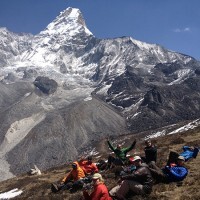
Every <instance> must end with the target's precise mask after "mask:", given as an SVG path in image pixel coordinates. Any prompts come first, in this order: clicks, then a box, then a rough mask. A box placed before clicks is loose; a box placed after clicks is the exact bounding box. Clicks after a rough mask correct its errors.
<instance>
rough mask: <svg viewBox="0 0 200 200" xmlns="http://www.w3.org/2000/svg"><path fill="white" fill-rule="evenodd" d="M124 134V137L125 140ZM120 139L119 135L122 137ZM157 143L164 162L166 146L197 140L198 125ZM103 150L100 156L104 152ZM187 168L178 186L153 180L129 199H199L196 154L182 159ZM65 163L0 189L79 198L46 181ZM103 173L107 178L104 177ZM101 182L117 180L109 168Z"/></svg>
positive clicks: (172, 147) (26, 195)
mask: <svg viewBox="0 0 200 200" xmlns="http://www.w3.org/2000/svg"><path fill="white" fill-rule="evenodd" d="M138 137H139V136H138V135H132V136H129V141H130V142H131V141H132V140H133V139H134V138H138ZM125 138H126V137H125V136H124V140H125ZM122 140H123V138H122ZM153 142H154V143H155V144H156V145H157V146H158V163H159V165H160V166H163V165H164V164H165V163H166V159H167V156H168V154H169V151H170V150H174V151H177V152H181V151H182V146H183V145H194V144H198V145H199V144H200V129H196V130H192V131H188V132H186V133H181V134H174V135H170V136H164V137H159V138H156V139H154V140H153ZM105 145H106V144H105V141H102V144H100V145H99V150H101V149H104V150H105ZM142 148H143V143H142V142H140V141H138V143H137V145H136V148H135V149H134V151H133V152H132V153H134V152H141V149H142ZM105 155H106V154H105V151H104V156H105ZM186 166H187V167H188V169H189V174H188V176H187V178H186V179H185V180H184V181H183V184H182V185H181V186H177V184H176V183H171V184H156V185H154V187H153V192H152V193H151V194H150V195H149V196H148V197H142V196H134V197H130V198H129V199H130V200H132V199H134V200H136V199H137V200H140V199H148V200H168V199H170V200H199V199H200V172H199V171H200V170H199V166H200V155H198V156H197V158H196V159H191V160H189V161H188V162H187V163H186ZM66 168H68V167H67V166H60V167H58V168H54V169H51V170H48V171H46V172H43V174H42V175H41V176H28V175H27V174H24V175H21V176H19V177H16V178H13V179H10V180H7V181H4V182H1V183H0V191H1V192H6V191H8V190H11V189H14V188H19V189H22V190H23V193H22V194H21V195H20V196H18V197H16V198H15V199H21V200H22V199H34V200H37V199H38V200H39V199H43V200H54V199H56V200H59V199H66V200H68V199H69V200H79V199H80V198H81V196H82V194H81V192H77V193H75V194H70V193H69V192H68V191H61V192H58V193H56V194H55V193H52V192H51V190H50V184H51V183H52V182H55V181H56V180H59V179H60V178H62V177H63V175H64V174H65V171H66ZM106 177H107V178H106ZM105 182H106V185H107V186H108V188H109V189H111V188H112V187H113V186H115V184H116V182H117V180H115V179H114V178H113V176H112V174H111V172H110V174H109V176H105Z"/></svg>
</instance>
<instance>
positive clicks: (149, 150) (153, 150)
mask: <svg viewBox="0 0 200 200" xmlns="http://www.w3.org/2000/svg"><path fill="white" fill-rule="evenodd" d="M144 152H145V162H146V163H149V162H151V161H155V162H156V160H157V147H156V146H154V145H152V146H150V147H145V148H144Z"/></svg>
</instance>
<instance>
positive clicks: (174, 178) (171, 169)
mask: <svg viewBox="0 0 200 200" xmlns="http://www.w3.org/2000/svg"><path fill="white" fill-rule="evenodd" d="M184 162H185V158H184V157H183V156H178V158H177V161H176V164H175V163H173V164H171V165H166V166H165V168H163V169H160V168H159V167H157V166H156V164H155V163H151V164H150V165H149V169H150V171H151V173H152V175H153V177H154V179H155V180H156V181H158V182H164V183H169V182H179V181H183V180H184V179H185V178H186V176H187V174H188V169H187V168H186V167H184Z"/></svg>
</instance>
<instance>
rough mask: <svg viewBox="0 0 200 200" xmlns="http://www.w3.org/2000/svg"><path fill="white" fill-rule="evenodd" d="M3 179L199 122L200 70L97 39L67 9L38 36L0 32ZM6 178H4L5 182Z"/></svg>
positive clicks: (149, 47)
mask: <svg viewBox="0 0 200 200" xmlns="http://www.w3.org/2000/svg"><path fill="white" fill-rule="evenodd" d="M0 80H1V82H0V119H1V120H0V155H1V156H0V160H1V162H0V163H1V164H0V174H1V175H2V176H1V177H2V179H6V178H8V177H12V176H13V175H14V174H18V173H22V172H24V171H27V170H29V169H30V168H31V167H32V166H33V165H34V164H36V165H37V166H38V167H39V168H40V169H42V170H43V169H46V168H49V167H52V166H55V165H59V164H62V163H65V162H66V161H67V160H71V159H75V158H76V156H77V155H78V154H79V152H81V151H83V149H85V147H86V146H88V145H89V144H91V143H94V142H95V141H99V140H101V139H102V138H105V137H107V136H108V135H110V136H116V137H117V136H118V135H121V134H126V133H128V132H132V133H138V132H140V131H150V130H154V129H156V128H160V127H162V126H168V125H172V124H174V123H178V122H183V121H185V120H193V119H196V118H198V117H200V114H199V113H200V112H199V111H200V108H199V106H198V105H200V95H199V94H200V63H199V62H198V61H197V60H195V59H194V58H192V57H190V56H188V55H183V54H181V53H177V52H172V51H170V50H167V49H165V48H164V47H161V46H160V45H156V44H147V43H145V42H141V41H138V40H135V39H133V38H131V37H121V38H115V39H98V38H96V37H95V36H94V35H93V34H92V33H91V32H90V31H89V30H88V29H87V27H86V25H85V21H84V19H83V17H82V15H81V12H80V11H79V10H78V9H76V8H67V9H66V10H65V11H63V12H61V13H60V15H59V16H58V17H57V18H56V19H55V20H54V21H53V22H51V23H50V24H49V25H48V26H47V27H46V29H45V30H43V31H41V32H40V33H39V34H37V35H34V36H33V35H30V34H16V33H12V32H10V31H8V30H7V29H6V28H1V29H0ZM3 175H4V177H3Z"/></svg>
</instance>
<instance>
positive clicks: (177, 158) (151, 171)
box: [52, 140, 199, 200]
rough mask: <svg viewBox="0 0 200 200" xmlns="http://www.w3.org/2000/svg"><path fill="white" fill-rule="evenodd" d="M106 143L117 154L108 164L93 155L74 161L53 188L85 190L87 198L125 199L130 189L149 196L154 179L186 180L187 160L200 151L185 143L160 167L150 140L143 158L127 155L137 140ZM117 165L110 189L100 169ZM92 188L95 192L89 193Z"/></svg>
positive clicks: (84, 196)
mask: <svg viewBox="0 0 200 200" xmlns="http://www.w3.org/2000/svg"><path fill="white" fill-rule="evenodd" d="M107 143H108V146H109V147H110V149H111V150H112V151H113V152H114V154H115V156H111V155H110V156H109V157H108V161H107V163H106V162H104V164H103V165H98V164H97V165H96V164H95V163H93V161H92V157H91V156H88V157H87V159H86V160H85V159H84V158H81V159H80V160H79V161H77V162H73V163H72V170H71V171H70V172H69V173H68V174H67V175H66V176H65V177H64V178H63V179H62V180H61V181H60V182H59V183H53V184H52V191H53V192H57V191H59V190H62V189H68V190H70V191H71V192H75V191H77V190H79V189H82V190H83V198H84V199H85V200H112V199H118V200H125V199H126V196H127V194H128V193H129V192H133V193H134V194H137V195H148V194H150V193H151V191H152V187H153V184H154V183H155V182H163V183H170V182H180V181H183V180H184V178H185V177H186V176H187V174H188V169H187V168H186V167H185V166H184V162H185V161H186V160H188V159H190V158H196V156H197V154H198V152H199V148H191V147H186V146H185V147H184V152H183V153H181V154H177V153H173V152H172V153H171V154H170V155H169V160H168V163H167V165H166V166H165V167H164V168H163V169H160V168H159V167H158V166H157V165H156V161H157V147H156V146H155V145H153V144H152V142H151V141H150V140H146V141H145V144H146V146H145V148H144V153H145V156H144V157H140V156H134V157H129V158H128V157H127V153H128V152H129V151H131V150H132V149H133V148H134V147H135V145H136V140H135V141H134V142H133V143H132V145H131V146H130V147H126V148H122V146H121V145H117V146H116V147H114V146H113V145H112V144H111V142H110V141H109V140H108V141H107ZM186 151H187V152H186ZM105 163H106V165H105ZM102 166H103V168H102ZM116 166H121V168H120V169H121V171H120V173H119V177H120V178H119V181H118V185H117V186H115V187H114V188H112V189H111V190H110V191H108V189H107V187H106V185H105V184H104V180H103V178H102V175H101V174H100V173H99V171H100V170H102V169H103V170H104V171H105V173H106V171H107V170H110V169H113V168H115V167H116ZM98 168H99V169H98ZM91 187H92V192H91V193H89V192H88V191H90V190H91Z"/></svg>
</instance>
